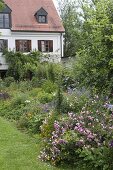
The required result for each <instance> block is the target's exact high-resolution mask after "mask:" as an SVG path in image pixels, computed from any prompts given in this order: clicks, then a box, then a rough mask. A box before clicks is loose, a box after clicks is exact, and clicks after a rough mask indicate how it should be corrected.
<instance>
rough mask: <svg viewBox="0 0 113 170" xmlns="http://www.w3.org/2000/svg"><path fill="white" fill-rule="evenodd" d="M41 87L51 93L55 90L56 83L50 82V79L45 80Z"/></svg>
mask: <svg viewBox="0 0 113 170" xmlns="http://www.w3.org/2000/svg"><path fill="white" fill-rule="evenodd" d="M42 89H43V90H44V91H45V92H46V93H52V92H55V91H56V90H57V85H56V84H55V83H53V82H51V81H50V80H46V81H45V82H44V83H43V85H42Z"/></svg>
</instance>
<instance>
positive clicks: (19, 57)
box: [4, 51, 42, 80]
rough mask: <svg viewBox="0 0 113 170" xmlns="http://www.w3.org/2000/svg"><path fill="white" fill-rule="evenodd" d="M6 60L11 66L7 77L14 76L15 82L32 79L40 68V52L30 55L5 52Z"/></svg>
mask: <svg viewBox="0 0 113 170" xmlns="http://www.w3.org/2000/svg"><path fill="white" fill-rule="evenodd" d="M4 54H5V58H6V60H7V62H8V64H9V68H8V71H7V76H12V77H14V78H15V80H21V79H24V78H25V79H31V78H32V76H33V74H34V72H35V70H36V69H37V67H38V63H39V59H40V57H41V56H42V54H41V53H40V52H37V51H33V52H31V53H29V54H23V53H21V52H14V51H9V52H8V51H5V52H4Z"/></svg>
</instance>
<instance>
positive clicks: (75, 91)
mask: <svg viewBox="0 0 113 170" xmlns="http://www.w3.org/2000/svg"><path fill="white" fill-rule="evenodd" d="M75 4H76V3H75V1H74V3H73V2H72V3H71V2H69V1H67V0H66V1H65V3H64V4H63V5H64V6H63V8H62V9H61V12H62V13H61V17H62V20H63V23H64V27H65V29H66V34H65V46H64V48H65V50H64V52H65V56H66V55H67V56H68V57H69V56H71V59H69V60H68V61H67V62H66V63H62V62H61V63H57V64H56V63H50V62H44V60H43V62H42V61H41V58H44V57H47V56H46V55H45V56H44V55H43V54H42V53H40V52H39V51H32V52H30V53H29V54H27V55H25V54H23V53H21V52H14V51H4V54H5V57H6V60H7V62H8V63H9V68H8V71H7V73H6V76H5V77H4V78H3V79H0V117H1V125H2V124H4V123H3V122H4V121H5V125H4V126H6V127H7V125H6V124H7V123H9V122H10V123H11V124H10V123H9V124H10V125H11V127H12V126H13V127H15V126H16V127H15V128H14V129H15V131H16V132H17V133H19V134H20V133H21V134H22V135H25V138H30V140H31V142H30V143H32V142H33V144H32V147H33V150H32V151H29V149H30V148H29V146H28V152H34V156H33V157H32V159H33V162H34V167H33V168H34V169H37V165H36V164H37V163H36V162H38V163H39V164H40V165H41V166H40V167H39V168H40V169H39V170H41V169H61V170H62V169H64V170H66V169H68V170H112V169H113V161H112V160H113V35H112V32H113V24H112V22H113V15H112V11H113V2H112V0H108V1H106V0H100V1H95V0H91V1H90V2H89V1H81V2H79V3H78V4H77V5H75ZM78 5H79V7H81V10H82V13H81V12H80V11H79V12H78V11H77V9H76V8H77V7H78ZM60 7H62V6H60ZM64 9H65V10H64ZM81 17H82V19H81ZM72 21H73V22H72ZM72 56H74V57H72ZM6 120H7V121H6ZM6 122H7V123H6ZM10 125H9V126H10ZM26 133H27V134H26ZM26 135H27V136H26ZM21 138H22V140H24V138H23V137H21ZM18 140H19V137H17V138H16V141H17V143H18ZM26 141H27V139H25V143H26ZM25 143H24V144H25ZM30 143H29V144H30ZM35 144H37V146H38V148H37V149H36V147H34V145H35ZM19 147H20V150H24V149H25V148H23V149H22V148H21V147H22V146H21V145H20V146H19ZM15 152H16V151H15ZM17 152H18V151H17ZM24 156H25V157H24V160H25V159H27V157H26V155H24ZM34 159H35V160H34ZM15 162H16V161H15ZM35 163H36V164H35ZM18 166H19V165H18ZM43 167H44V168H43ZM13 169H14V168H12V170H13ZM31 169H32V164H31Z"/></svg>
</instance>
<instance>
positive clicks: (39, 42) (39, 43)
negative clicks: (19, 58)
mask: <svg viewBox="0 0 113 170" xmlns="http://www.w3.org/2000/svg"><path fill="white" fill-rule="evenodd" d="M38 50H39V51H42V49H41V40H38Z"/></svg>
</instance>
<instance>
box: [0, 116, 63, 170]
mask: <svg viewBox="0 0 113 170" xmlns="http://www.w3.org/2000/svg"><path fill="white" fill-rule="evenodd" d="M38 140H39V139H37V142H36V140H34V139H33V138H31V137H30V136H28V135H27V134H24V133H22V132H20V131H19V130H17V128H16V127H15V125H14V124H13V123H10V122H8V121H6V120H4V119H2V118H0V170H7V169H9V170H59V168H55V167H52V166H51V165H49V164H46V163H43V162H41V161H40V160H38V154H39V152H40V143H41V142H40V140H39V141H38ZM60 169H62V168H60ZM62 170H63V169H62Z"/></svg>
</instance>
